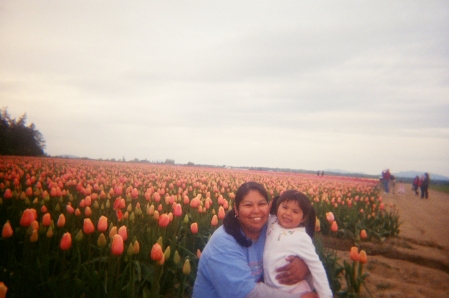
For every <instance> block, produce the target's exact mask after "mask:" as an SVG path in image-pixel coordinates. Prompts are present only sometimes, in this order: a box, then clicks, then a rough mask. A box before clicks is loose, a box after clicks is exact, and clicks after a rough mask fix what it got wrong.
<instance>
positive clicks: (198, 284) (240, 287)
mask: <svg viewBox="0 0 449 298" xmlns="http://www.w3.org/2000/svg"><path fill="white" fill-rule="evenodd" d="M269 211H270V206H269V204H268V194H267V191H266V190H265V188H264V187H263V186H262V185H261V184H259V183H256V182H247V183H244V184H242V185H241V186H240V187H239V189H238V190H237V192H236V195H235V201H234V208H233V209H232V210H231V211H229V212H228V213H227V214H226V217H225V218H224V220H223V225H222V226H221V227H219V228H218V229H217V230H216V231H215V232H214V234H213V235H212V237H211V238H210V239H209V241H208V243H207V245H206V247H205V248H204V250H203V253H202V254H201V258H200V262H199V265H198V272H197V276H196V280H195V285H194V288H193V298H203V297H221V298H227V297H241V298H244V297H280V298H282V297H303V298H305V297H316V295H315V294H314V293H307V294H303V295H302V296H299V295H298V294H290V293H285V292H282V291H280V290H277V289H274V288H270V287H268V286H267V285H265V284H264V283H263V282H262V277H263V267H262V265H263V250H264V245H265V238H266V229H267V226H266V223H267V220H268V214H269ZM289 260H290V261H291V262H290V263H289V264H287V265H285V266H284V267H282V268H279V269H278V271H279V275H278V277H277V278H278V281H279V282H280V283H282V284H295V283H297V282H299V281H301V280H302V279H304V277H305V276H306V275H307V274H308V269H307V267H306V265H305V264H304V262H302V261H301V260H300V259H299V258H295V257H291V258H289Z"/></svg>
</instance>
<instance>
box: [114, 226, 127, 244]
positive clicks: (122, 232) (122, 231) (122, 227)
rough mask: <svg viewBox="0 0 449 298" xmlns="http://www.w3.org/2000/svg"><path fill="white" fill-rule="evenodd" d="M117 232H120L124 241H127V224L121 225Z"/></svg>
mask: <svg viewBox="0 0 449 298" xmlns="http://www.w3.org/2000/svg"><path fill="white" fill-rule="evenodd" d="M117 234H119V235H120V236H122V239H123V241H126V239H128V230H127V229H126V226H121V227H120V228H119V229H118V232H117Z"/></svg>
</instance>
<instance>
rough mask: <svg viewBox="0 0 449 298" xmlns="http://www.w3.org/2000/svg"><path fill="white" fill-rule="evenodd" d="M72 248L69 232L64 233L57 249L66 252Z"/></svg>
mask: <svg viewBox="0 0 449 298" xmlns="http://www.w3.org/2000/svg"><path fill="white" fill-rule="evenodd" d="M70 246H72V235H71V234H70V233H69V232H66V233H64V235H62V238H61V242H60V243H59V247H60V248H61V249H62V250H68V249H69V248H70Z"/></svg>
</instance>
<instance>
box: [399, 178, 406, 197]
mask: <svg viewBox="0 0 449 298" xmlns="http://www.w3.org/2000/svg"><path fill="white" fill-rule="evenodd" d="M398 195H405V187H404V184H402V181H399V184H398Z"/></svg>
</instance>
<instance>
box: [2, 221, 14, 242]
mask: <svg viewBox="0 0 449 298" xmlns="http://www.w3.org/2000/svg"><path fill="white" fill-rule="evenodd" d="M13 233H14V232H13V230H12V227H11V224H10V223H9V221H6V223H5V224H4V225H3V230H2V237H3V238H9V237H11V236H12V234H13Z"/></svg>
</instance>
